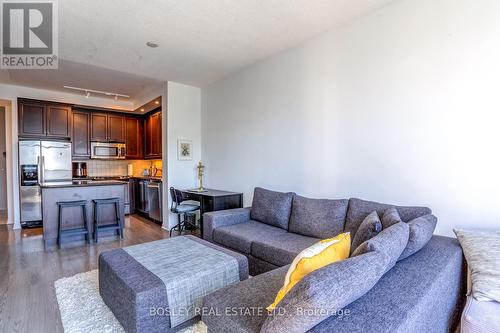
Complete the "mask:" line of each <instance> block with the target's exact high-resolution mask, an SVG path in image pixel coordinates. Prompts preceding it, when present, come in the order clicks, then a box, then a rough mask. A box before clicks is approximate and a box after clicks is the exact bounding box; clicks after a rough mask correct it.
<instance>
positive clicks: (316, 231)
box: [288, 195, 349, 239]
mask: <svg viewBox="0 0 500 333" xmlns="http://www.w3.org/2000/svg"><path fill="white" fill-rule="evenodd" d="M348 204H349V201H348V200H345V199H344V200H329V199H309V198H305V197H301V196H300V195H295V196H294V197H293V203H292V214H291V216H290V224H289V226H288V231H290V232H294V233H297V234H301V235H304V236H309V237H316V238H321V239H325V238H332V237H335V236H336V235H338V234H340V233H341V232H342V231H343V230H344V223H345V217H346V213H347V205H348Z"/></svg>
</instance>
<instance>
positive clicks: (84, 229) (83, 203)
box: [57, 200, 90, 248]
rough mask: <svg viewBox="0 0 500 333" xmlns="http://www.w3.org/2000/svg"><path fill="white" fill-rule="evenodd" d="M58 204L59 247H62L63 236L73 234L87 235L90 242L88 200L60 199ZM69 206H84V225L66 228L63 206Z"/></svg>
mask: <svg viewBox="0 0 500 333" xmlns="http://www.w3.org/2000/svg"><path fill="white" fill-rule="evenodd" d="M57 206H58V222H57V224H58V229H57V247H58V248H61V243H62V238H63V236H73V235H85V241H86V242H87V244H88V243H90V239H89V235H90V231H89V226H88V223H87V201H85V200H79V201H60V202H58V203H57ZM68 207H81V208H82V216H83V227H77V228H71V229H64V228H63V218H62V213H63V208H68Z"/></svg>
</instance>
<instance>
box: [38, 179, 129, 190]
mask: <svg viewBox="0 0 500 333" xmlns="http://www.w3.org/2000/svg"><path fill="white" fill-rule="evenodd" d="M126 184H128V182H127V181H121V180H100V181H95V180H74V181H67V182H50V183H42V184H40V187H41V188H63V187H88V186H111V185H126Z"/></svg>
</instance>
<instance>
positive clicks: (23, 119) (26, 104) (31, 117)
mask: <svg viewBox="0 0 500 333" xmlns="http://www.w3.org/2000/svg"><path fill="white" fill-rule="evenodd" d="M18 118H19V135H20V136H29V137H39V136H45V134H46V133H45V105H44V104H40V103H37V102H30V101H19V102H18Z"/></svg>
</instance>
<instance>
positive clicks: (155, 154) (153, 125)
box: [144, 111, 162, 159]
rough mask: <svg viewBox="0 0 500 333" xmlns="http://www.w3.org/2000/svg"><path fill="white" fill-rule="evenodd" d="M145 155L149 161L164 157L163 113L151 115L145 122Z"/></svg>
mask: <svg viewBox="0 0 500 333" xmlns="http://www.w3.org/2000/svg"><path fill="white" fill-rule="evenodd" d="M145 127H146V130H145V132H146V133H145V141H146V142H145V154H144V157H145V158H148V159H157V158H161V156H162V125H161V111H159V112H155V113H152V114H149V115H147V116H146V120H145Z"/></svg>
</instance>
